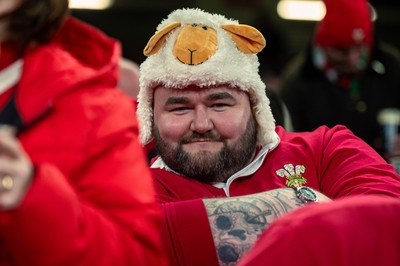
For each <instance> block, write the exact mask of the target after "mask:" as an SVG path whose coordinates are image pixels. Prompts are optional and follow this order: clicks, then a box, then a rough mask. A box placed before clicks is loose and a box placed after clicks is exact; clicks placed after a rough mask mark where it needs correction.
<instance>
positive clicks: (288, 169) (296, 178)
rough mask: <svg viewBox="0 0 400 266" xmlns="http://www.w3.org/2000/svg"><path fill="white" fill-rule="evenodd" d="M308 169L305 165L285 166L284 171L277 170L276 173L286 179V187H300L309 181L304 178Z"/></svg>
mask: <svg viewBox="0 0 400 266" xmlns="http://www.w3.org/2000/svg"><path fill="white" fill-rule="evenodd" d="M305 171H306V168H305V167H304V165H296V167H294V166H293V164H285V165H284V166H283V169H279V170H277V171H276V172H275V173H276V174H277V175H278V176H280V177H286V185H287V186H288V187H300V186H302V185H303V184H305V183H307V179H306V178H305V177H304V176H302V174H304V172H305Z"/></svg>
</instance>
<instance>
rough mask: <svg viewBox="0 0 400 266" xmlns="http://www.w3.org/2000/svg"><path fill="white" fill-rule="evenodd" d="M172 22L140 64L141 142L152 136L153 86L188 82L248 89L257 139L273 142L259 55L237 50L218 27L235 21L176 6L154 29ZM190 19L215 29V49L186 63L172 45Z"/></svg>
mask: <svg viewBox="0 0 400 266" xmlns="http://www.w3.org/2000/svg"><path fill="white" fill-rule="evenodd" d="M171 22H180V23H181V27H180V28H177V29H175V30H173V31H172V32H171V33H170V35H169V36H168V37H167V40H166V44H165V45H164V47H163V48H162V49H161V50H160V51H158V53H156V54H154V55H151V56H149V57H148V58H147V59H146V60H145V61H144V62H143V63H142V64H141V66H140V91H139V95H138V110H137V115H138V121H139V137H140V141H141V143H142V144H147V143H149V142H150V141H151V139H152V137H153V136H152V125H153V107H152V106H153V88H154V87H155V86H157V85H160V84H163V85H165V86H168V87H172V88H177V89H180V88H182V87H185V86H187V85H190V84H196V85H198V86H200V87H207V86H210V85H216V84H231V85H232V87H238V88H240V89H241V90H243V91H246V92H248V93H249V95H250V99H251V102H252V105H253V114H254V117H255V118H256V121H257V143H258V144H260V145H267V144H273V143H276V141H277V139H278V137H277V134H276V133H275V120H274V118H273V116H272V112H271V108H270V106H269V99H268V98H267V96H266V94H265V84H264V83H263V82H262V80H261V78H260V76H259V74H258V67H259V62H258V58H257V56H256V55H255V54H247V55H246V54H244V53H242V52H240V51H239V49H237V48H236V45H235V43H234V41H233V40H232V38H231V37H230V35H229V34H228V33H227V32H226V31H225V30H223V29H222V28H221V27H220V25H221V24H238V21H236V20H231V19H227V18H225V17H224V16H221V15H218V14H210V13H207V12H204V11H202V10H200V9H179V10H175V11H174V12H172V13H171V14H170V15H169V16H168V18H167V19H165V20H163V21H162V22H161V23H160V24H159V25H158V27H157V30H160V29H161V28H163V27H164V26H165V25H167V24H169V23H171ZM193 23H198V24H204V25H207V26H209V27H212V28H214V29H215V30H216V31H217V36H218V50H217V53H216V54H215V55H214V56H212V57H211V58H210V59H208V60H207V61H205V62H204V63H202V64H199V65H186V64H183V63H181V62H179V61H178V60H177V59H176V58H175V57H174V56H173V54H172V49H173V46H174V43H175V40H176V38H177V36H178V34H179V32H180V31H181V29H182V27H183V26H184V25H187V24H193Z"/></svg>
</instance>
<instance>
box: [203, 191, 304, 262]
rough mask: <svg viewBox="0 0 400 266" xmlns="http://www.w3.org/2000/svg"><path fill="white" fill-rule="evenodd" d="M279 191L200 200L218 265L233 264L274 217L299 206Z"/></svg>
mask: <svg viewBox="0 0 400 266" xmlns="http://www.w3.org/2000/svg"><path fill="white" fill-rule="evenodd" d="M281 192H282V191H281V190H274V191H271V192H269V194H265V195H261V194H255V195H249V196H245V197H235V198H222V199H208V200H205V201H204V203H205V206H206V209H207V213H208V218H209V221H210V225H211V230H212V234H213V237H214V243H215V247H216V251H217V255H218V259H219V263H220V265H236V263H237V262H238V261H239V260H240V259H241V258H242V257H243V256H244V255H245V254H246V253H247V251H248V250H249V249H250V248H251V247H252V245H253V244H254V243H255V242H256V240H257V239H258V237H259V236H260V235H261V234H262V232H263V231H264V230H265V229H266V228H267V226H268V225H269V224H270V223H271V222H272V221H273V220H274V219H275V218H276V217H278V216H280V215H281V214H284V213H287V212H288V211H289V210H292V209H294V208H297V206H300V205H301V202H300V201H299V200H298V199H297V197H295V196H294V193H287V192H286V193H281Z"/></svg>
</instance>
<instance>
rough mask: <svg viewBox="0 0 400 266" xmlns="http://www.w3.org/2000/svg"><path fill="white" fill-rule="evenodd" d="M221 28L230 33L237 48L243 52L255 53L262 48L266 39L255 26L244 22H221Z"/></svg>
mask: <svg viewBox="0 0 400 266" xmlns="http://www.w3.org/2000/svg"><path fill="white" fill-rule="evenodd" d="M221 28H223V29H224V30H226V31H227V32H228V33H229V35H231V37H232V39H233V41H234V42H235V43H236V46H237V48H238V49H239V50H240V51H242V52H243V53H245V54H256V53H258V52H260V51H261V50H262V49H264V47H265V44H266V41H265V38H264V36H263V35H262V33H261V32H259V31H258V30H257V29H256V28H254V27H252V26H249V25H244V24H223V25H221Z"/></svg>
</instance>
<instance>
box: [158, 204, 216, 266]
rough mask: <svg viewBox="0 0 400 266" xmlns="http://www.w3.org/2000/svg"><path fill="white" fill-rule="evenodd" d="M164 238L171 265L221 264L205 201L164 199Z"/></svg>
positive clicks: (199, 265)
mask: <svg viewBox="0 0 400 266" xmlns="http://www.w3.org/2000/svg"><path fill="white" fill-rule="evenodd" d="M162 208H163V215H164V219H163V221H164V222H163V226H162V240H163V243H164V246H165V247H166V248H167V255H168V258H169V261H170V265H191V266H203V265H210V266H212V265H218V259H217V255H216V251H215V246H214V241H213V239H212V233H211V229H210V226H209V222H208V218H207V213H206V209H205V206H204V204H203V201H202V200H200V199H198V200H187V201H181V202H171V203H163V204H162Z"/></svg>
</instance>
